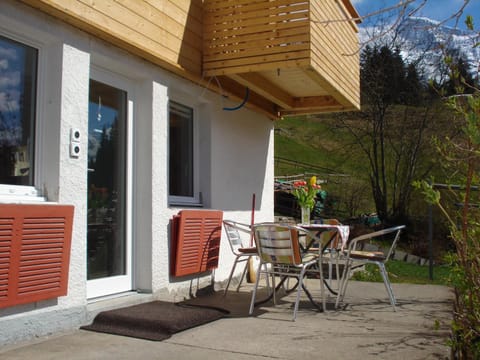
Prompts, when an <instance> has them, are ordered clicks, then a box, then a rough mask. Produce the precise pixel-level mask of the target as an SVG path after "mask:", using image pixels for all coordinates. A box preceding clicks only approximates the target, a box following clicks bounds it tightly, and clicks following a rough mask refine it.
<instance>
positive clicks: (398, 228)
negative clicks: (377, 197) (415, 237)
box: [348, 225, 406, 260]
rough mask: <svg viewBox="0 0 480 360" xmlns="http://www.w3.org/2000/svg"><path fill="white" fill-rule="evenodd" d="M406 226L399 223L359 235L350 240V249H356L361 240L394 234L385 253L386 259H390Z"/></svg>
mask: <svg viewBox="0 0 480 360" xmlns="http://www.w3.org/2000/svg"><path fill="white" fill-rule="evenodd" d="M405 227H406V226H405V225H399V226H394V227H390V228H386V229H382V230H378V231H375V232H371V233H369V234H364V235H360V236H357V237H356V238H354V239H352V240H350V241H349V245H348V248H349V250H356V248H357V245H358V244H359V243H361V242H364V241H367V240H371V239H374V238H379V237H383V236H385V235H389V234H392V235H393V241H392V243H391V244H390V247H389V248H388V251H387V253H386V254H385V260H388V259H390V256H391V255H392V253H393V251H394V250H395V247H396V246H397V243H398V240H399V239H400V233H401V232H402V230H403V229H405Z"/></svg>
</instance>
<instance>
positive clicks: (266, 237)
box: [249, 223, 326, 321]
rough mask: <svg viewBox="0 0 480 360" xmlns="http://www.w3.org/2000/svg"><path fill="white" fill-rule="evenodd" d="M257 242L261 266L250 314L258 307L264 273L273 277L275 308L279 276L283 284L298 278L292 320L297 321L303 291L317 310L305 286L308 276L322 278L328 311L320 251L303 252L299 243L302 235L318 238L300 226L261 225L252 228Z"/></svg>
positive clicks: (322, 292) (323, 300) (323, 308)
mask: <svg viewBox="0 0 480 360" xmlns="http://www.w3.org/2000/svg"><path fill="white" fill-rule="evenodd" d="M253 232H254V238H255V243H256V245H257V250H258V254H259V257H260V263H259V265H258V271H257V279H256V282H255V287H254V289H253V293H252V299H251V302H250V312H249V314H250V315H251V314H252V313H253V310H254V307H255V299H256V296H257V290H258V285H259V279H260V274H261V273H264V274H266V275H267V278H268V277H270V276H271V277H272V289H273V294H272V295H273V303H274V305H276V290H277V289H276V285H275V277H280V279H281V282H280V284H279V286H280V285H282V284H283V282H284V281H285V280H286V279H288V278H290V277H293V278H296V279H297V281H298V284H297V285H296V286H297V291H296V298H295V305H294V310H293V321H295V320H296V317H297V311H298V305H299V302H300V294H301V292H302V290H303V291H304V292H305V293H306V295H307V296H308V297H309V299H310V301H311V302H312V303H313V304H315V306H317V307H318V305H317V304H316V303H315V302H314V301H313V299H312V296H311V294H310V292H309V291H308V289H307V288H306V286H305V283H304V278H305V276H306V275H307V274H308V273H315V274H317V275H318V277H319V282H320V290H321V297H322V310H324V311H325V309H326V303H325V291H324V284H323V273H322V267H321V266H318V265H319V262H320V263H321V252H320V251H318V252H317V253H312V252H308V251H307V252H302V250H301V248H300V243H299V235H300V234H306V236H309V237H311V238H315V239H316V235H315V234H314V233H312V232H310V231H307V230H305V229H303V228H301V227H299V226H295V225H288V224H278V223H260V224H255V225H254V226H253Z"/></svg>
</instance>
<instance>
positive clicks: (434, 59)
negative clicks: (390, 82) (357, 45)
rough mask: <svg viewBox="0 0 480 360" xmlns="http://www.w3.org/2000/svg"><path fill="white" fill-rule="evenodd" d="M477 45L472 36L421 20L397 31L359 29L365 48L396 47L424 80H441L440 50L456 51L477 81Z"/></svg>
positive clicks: (409, 21) (412, 20)
mask: <svg viewBox="0 0 480 360" xmlns="http://www.w3.org/2000/svg"><path fill="white" fill-rule="evenodd" d="M478 41H479V39H478V34H477V33H475V32H472V31H465V30H461V29H454V28H451V27H447V26H443V25H441V24H440V23H438V22H436V21H434V20H431V19H428V18H424V17H411V18H407V19H406V20H404V21H402V22H401V23H400V25H398V26H396V27H392V26H390V27H388V26H385V27H382V28H380V27H362V28H360V42H361V43H362V44H363V45H364V46H366V45H368V44H372V43H373V44H378V45H383V44H387V45H389V46H398V48H399V49H400V53H401V55H402V57H403V59H404V60H405V62H407V63H412V62H416V63H418V64H419V65H420V66H419V68H420V69H423V71H424V74H423V75H424V77H425V78H427V79H431V78H437V79H438V78H439V77H441V76H442V68H444V65H443V61H442V58H443V51H444V50H442V49H454V50H458V51H459V54H460V56H461V58H462V59H463V60H465V61H466V62H467V63H468V64H470V70H471V71H472V74H473V75H474V76H475V77H476V76H477V74H478V72H479V70H480V68H479V66H480V46H478V47H474V44H475V43H476V42H478Z"/></svg>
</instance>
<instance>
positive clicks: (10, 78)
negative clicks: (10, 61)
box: [0, 71, 20, 89]
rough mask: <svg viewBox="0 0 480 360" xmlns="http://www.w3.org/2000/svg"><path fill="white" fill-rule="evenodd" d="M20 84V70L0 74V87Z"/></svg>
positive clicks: (4, 87)
mask: <svg viewBox="0 0 480 360" xmlns="http://www.w3.org/2000/svg"><path fill="white" fill-rule="evenodd" d="M19 84H20V71H10V72H7V73H5V74H2V75H0V89H6V88H8V87H15V86H18V85H19Z"/></svg>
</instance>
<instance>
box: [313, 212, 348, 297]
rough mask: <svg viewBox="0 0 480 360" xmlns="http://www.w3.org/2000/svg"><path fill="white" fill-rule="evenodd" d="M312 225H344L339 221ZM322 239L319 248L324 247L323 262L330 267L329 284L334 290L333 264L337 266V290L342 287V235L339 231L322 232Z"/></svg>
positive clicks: (320, 235) (326, 221)
mask: <svg viewBox="0 0 480 360" xmlns="http://www.w3.org/2000/svg"><path fill="white" fill-rule="evenodd" d="M312 224H324V225H342V223H341V222H340V221H338V220H337V219H322V220H313V221H312ZM318 237H319V238H320V242H319V246H324V250H323V262H324V263H326V264H327V265H328V284H329V287H330V288H331V289H332V287H333V285H332V280H333V278H334V276H333V264H335V279H336V280H337V290H338V288H339V287H340V275H339V274H340V264H339V260H340V257H339V254H340V250H341V246H342V242H341V238H340V234H339V233H338V231H337V230H326V231H322V232H320V234H319V235H318Z"/></svg>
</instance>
